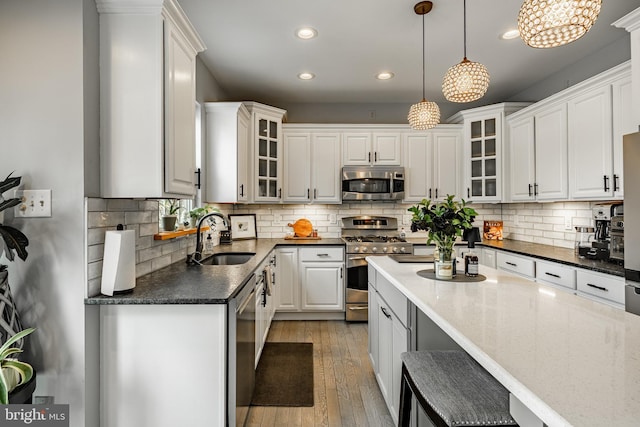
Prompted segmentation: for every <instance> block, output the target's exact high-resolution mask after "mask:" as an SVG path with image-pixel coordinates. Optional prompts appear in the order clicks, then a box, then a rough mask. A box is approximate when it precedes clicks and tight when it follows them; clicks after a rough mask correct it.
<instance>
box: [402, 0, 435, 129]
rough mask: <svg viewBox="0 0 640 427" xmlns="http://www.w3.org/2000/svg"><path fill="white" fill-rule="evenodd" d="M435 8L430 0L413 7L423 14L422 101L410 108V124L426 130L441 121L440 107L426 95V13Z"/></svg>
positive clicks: (419, 13) (416, 11)
mask: <svg viewBox="0 0 640 427" xmlns="http://www.w3.org/2000/svg"><path fill="white" fill-rule="evenodd" d="M432 8H433V3H432V2H430V1H421V2H420V3H418V4H416V5H415V6H414V7H413V10H414V11H415V13H416V14H418V15H422V101H420V102H418V103H417V104H413V105H412V106H411V108H410V109H409V115H408V116H407V118H408V119H409V124H410V125H411V129H417V130H425V129H431V128H432V127H435V126H436V125H437V124H438V123H440V108H439V107H438V104H436V103H435V102H431V101H427V100H426V98H425V95H424V80H425V79H424V74H425V73H424V69H425V60H424V57H425V47H424V15H426V14H427V13H429V12H430V11H431V9H432Z"/></svg>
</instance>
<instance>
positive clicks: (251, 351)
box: [229, 275, 256, 426]
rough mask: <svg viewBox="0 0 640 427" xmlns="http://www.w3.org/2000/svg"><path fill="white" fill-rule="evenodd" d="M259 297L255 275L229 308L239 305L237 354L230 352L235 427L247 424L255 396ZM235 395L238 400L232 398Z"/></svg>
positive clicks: (230, 400) (230, 409)
mask: <svg viewBox="0 0 640 427" xmlns="http://www.w3.org/2000/svg"><path fill="white" fill-rule="evenodd" d="M255 298H256V288H255V275H254V276H252V277H251V279H249V281H247V283H246V284H245V285H244V288H243V289H242V290H241V291H240V293H239V294H238V295H237V296H236V297H235V298H234V299H233V300H232V302H231V304H230V307H229V310H230V313H231V310H233V309H234V308H235V348H233V350H235V357H233V355H232V354H230V355H229V356H230V357H229V365H230V366H229V368H230V369H229V377H230V378H229V396H230V399H229V404H230V405H229V406H230V407H229V415H230V418H231V417H233V415H234V413H235V426H243V425H244V423H245V420H246V419H247V414H248V412H249V406H250V405H251V398H252V397H253V388H254V384H255V366H254V359H255V345H256V344H255V342H256V313H255V310H256V300H255ZM230 320H233V319H230ZM230 323H231V322H230ZM230 326H231V325H230ZM232 336H233V332H232V331H231V329H230V337H232ZM233 350H232V351H233ZM230 353H231V352H230ZM234 362H235V363H234ZM232 364H233V365H234V366H232ZM233 379H235V381H233ZM234 395H235V399H233V398H232V397H233V396H234ZM232 400H234V401H235V402H234V403H235V405H234V404H232ZM233 406H235V408H234V407H233ZM229 425H234V424H233V421H232V420H229Z"/></svg>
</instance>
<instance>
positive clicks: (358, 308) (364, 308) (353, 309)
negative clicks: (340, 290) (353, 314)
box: [349, 307, 369, 311]
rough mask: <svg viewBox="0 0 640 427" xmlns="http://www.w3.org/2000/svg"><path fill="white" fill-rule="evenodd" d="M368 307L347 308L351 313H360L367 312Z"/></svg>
mask: <svg viewBox="0 0 640 427" xmlns="http://www.w3.org/2000/svg"><path fill="white" fill-rule="evenodd" d="M368 309H369V307H349V310H351V311H360V310H368Z"/></svg>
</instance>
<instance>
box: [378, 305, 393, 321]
mask: <svg viewBox="0 0 640 427" xmlns="http://www.w3.org/2000/svg"><path fill="white" fill-rule="evenodd" d="M380 310H382V314H384V315H385V317H386V318H387V319H391V315H390V314H389V313H387V310H385V309H384V307H380Z"/></svg>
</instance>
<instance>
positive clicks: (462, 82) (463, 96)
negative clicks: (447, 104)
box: [442, 0, 489, 102]
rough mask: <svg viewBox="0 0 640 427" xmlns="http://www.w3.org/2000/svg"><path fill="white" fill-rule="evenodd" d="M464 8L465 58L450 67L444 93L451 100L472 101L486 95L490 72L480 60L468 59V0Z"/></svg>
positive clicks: (444, 82)
mask: <svg viewBox="0 0 640 427" xmlns="http://www.w3.org/2000/svg"><path fill="white" fill-rule="evenodd" d="M463 9H464V25H463V26H464V58H463V59H462V62H460V63H459V64H456V65H454V66H453V67H451V68H449V70H448V71H447V74H445V75H444V79H443V80H442V93H443V94H444V97H445V98H447V100H448V101H451V102H471V101H475V100H477V99H480V98H482V97H483V96H484V94H485V93H486V92H487V89H488V88H489V72H487V68H486V67H485V66H484V65H482V64H481V63H479V62H473V61H469V60H468V59H467V0H464V2H463Z"/></svg>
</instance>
